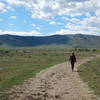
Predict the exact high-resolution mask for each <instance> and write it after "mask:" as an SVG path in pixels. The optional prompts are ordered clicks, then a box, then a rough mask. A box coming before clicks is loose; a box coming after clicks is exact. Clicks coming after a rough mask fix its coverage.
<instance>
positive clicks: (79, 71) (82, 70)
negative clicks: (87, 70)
mask: <svg viewBox="0 0 100 100" xmlns="http://www.w3.org/2000/svg"><path fill="white" fill-rule="evenodd" d="M73 72H84V71H83V70H74V71H73Z"/></svg>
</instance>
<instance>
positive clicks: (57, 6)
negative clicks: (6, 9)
mask: <svg viewBox="0 0 100 100" xmlns="http://www.w3.org/2000/svg"><path fill="white" fill-rule="evenodd" d="M7 2H8V3H9V4H10V5H11V6H15V5H16V6H23V7H25V8H27V9H29V10H30V11H31V13H32V17H33V18H41V19H50V18H53V17H54V16H56V15H72V16H76V15H81V14H86V13H87V12H90V11H96V10H98V9H99V8H100V2H99V0H41V2H40V0H7Z"/></svg>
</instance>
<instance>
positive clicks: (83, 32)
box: [50, 29, 100, 36]
mask: <svg viewBox="0 0 100 100" xmlns="http://www.w3.org/2000/svg"><path fill="white" fill-rule="evenodd" d="M56 34H60V35H68V34H85V35H87V34H88V35H98V36H100V34H98V33H96V32H87V31H84V30H83V31H82V30H77V31H72V30H67V29H61V30H59V31H56V32H54V33H51V34H50V35H56Z"/></svg>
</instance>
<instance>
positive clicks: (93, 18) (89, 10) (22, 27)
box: [0, 0, 100, 36]
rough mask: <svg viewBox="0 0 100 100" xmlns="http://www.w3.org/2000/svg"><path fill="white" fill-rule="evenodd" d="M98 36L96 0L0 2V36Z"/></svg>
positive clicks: (99, 16) (99, 5) (99, 9)
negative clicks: (79, 34) (78, 34)
mask: <svg viewBox="0 0 100 100" xmlns="http://www.w3.org/2000/svg"><path fill="white" fill-rule="evenodd" d="M77 33H81V34H90V35H100V2H99V0H41V2H40V0H0V34H13V35H23V36H44V35H55V34H62V35H63V34H77Z"/></svg>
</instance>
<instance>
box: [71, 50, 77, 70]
mask: <svg viewBox="0 0 100 100" xmlns="http://www.w3.org/2000/svg"><path fill="white" fill-rule="evenodd" d="M69 60H70V63H71V68H72V72H73V71H74V65H75V62H76V56H75V54H74V52H73V53H72V54H71V56H70V58H69Z"/></svg>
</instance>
